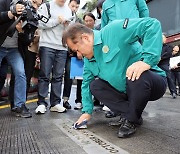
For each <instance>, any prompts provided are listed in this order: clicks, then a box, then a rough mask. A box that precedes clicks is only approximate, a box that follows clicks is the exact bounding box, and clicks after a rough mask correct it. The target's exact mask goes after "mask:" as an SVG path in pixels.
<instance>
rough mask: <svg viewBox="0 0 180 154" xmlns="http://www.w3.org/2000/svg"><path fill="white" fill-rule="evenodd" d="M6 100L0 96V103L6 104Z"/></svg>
mask: <svg viewBox="0 0 180 154" xmlns="http://www.w3.org/2000/svg"><path fill="white" fill-rule="evenodd" d="M7 101H8V100H7V99H5V98H2V97H1V96H0V103H6V102H7Z"/></svg>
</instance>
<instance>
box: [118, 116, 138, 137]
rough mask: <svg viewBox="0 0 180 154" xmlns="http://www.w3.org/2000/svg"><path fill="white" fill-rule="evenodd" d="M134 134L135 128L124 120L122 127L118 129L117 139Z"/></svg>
mask: <svg viewBox="0 0 180 154" xmlns="http://www.w3.org/2000/svg"><path fill="white" fill-rule="evenodd" d="M135 132H136V126H135V125H134V124H133V123H131V122H130V121H128V120H127V119H126V120H125V122H124V123H123V125H122V126H121V127H120V128H119V132H118V137H120V138H126V137H129V136H130V135H132V134H134V133H135Z"/></svg>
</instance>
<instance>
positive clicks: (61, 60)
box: [50, 50, 67, 107]
mask: <svg viewBox="0 0 180 154" xmlns="http://www.w3.org/2000/svg"><path fill="white" fill-rule="evenodd" d="M54 55H55V58H54V63H53V71H52V72H53V73H52V81H51V93H50V103H51V107H53V106H55V105H57V104H60V102H61V88H62V78H63V73H64V68H65V63H66V58H67V51H65V50H54Z"/></svg>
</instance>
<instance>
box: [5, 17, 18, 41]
mask: <svg viewBox="0 0 180 154" xmlns="http://www.w3.org/2000/svg"><path fill="white" fill-rule="evenodd" d="M20 20H21V16H19V17H18V18H17V19H16V20H15V21H14V23H13V24H12V25H11V26H10V27H9V28H8V30H7V31H6V34H7V35H8V36H9V37H12V36H13V34H14V32H15V31H14V30H15V28H16V25H17V24H18V23H19V21H20Z"/></svg>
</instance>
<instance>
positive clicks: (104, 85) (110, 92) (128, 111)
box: [63, 18, 167, 138]
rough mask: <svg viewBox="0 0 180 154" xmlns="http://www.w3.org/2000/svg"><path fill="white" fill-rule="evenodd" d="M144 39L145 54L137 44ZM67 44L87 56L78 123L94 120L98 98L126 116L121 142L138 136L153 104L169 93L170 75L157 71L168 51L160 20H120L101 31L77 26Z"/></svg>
mask: <svg viewBox="0 0 180 154" xmlns="http://www.w3.org/2000/svg"><path fill="white" fill-rule="evenodd" d="M139 39H141V40H142V50H141V51H138V50H137V48H136V47H135V46H134V44H133V43H134V42H136V41H137V40H139ZM63 44H64V45H66V44H67V45H68V47H69V48H71V49H72V51H74V52H77V53H80V54H82V55H83V56H84V57H85V58H84V73H83V84H82V103H83V109H82V112H83V114H82V115H81V116H80V118H79V119H78V121H77V123H78V124H80V123H81V122H82V121H83V120H85V119H86V120H90V118H91V114H92V111H93V102H92V95H94V96H95V97H96V98H97V99H98V100H99V101H100V102H102V103H103V104H105V105H106V106H108V107H109V108H110V109H111V110H112V111H113V112H115V113H116V114H118V115H121V116H120V120H119V125H120V128H119V131H118V137H120V138H124V137H128V136H130V135H132V134H134V133H135V132H136V124H137V123H139V121H140V119H141V114H142V112H143V110H144V108H145V107H146V105H147V103H148V101H154V100H157V99H159V98H161V97H162V96H163V94H164V93H165V91H166V82H167V81H166V75H165V72H163V71H162V70H161V69H160V68H158V67H157V64H158V62H159V60H160V56H161V48H162V31H161V25H160V23H159V21H158V20H156V19H153V18H140V19H125V20H116V21H113V22H112V23H110V24H109V25H107V26H106V27H104V28H103V29H102V30H101V31H93V30H91V29H89V28H87V27H86V26H84V25H82V24H74V25H71V26H70V27H69V28H68V29H67V30H66V31H65V32H64V34H63ZM138 49H139V48H138ZM97 77H98V79H97ZM95 78H96V80H95Z"/></svg>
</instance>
